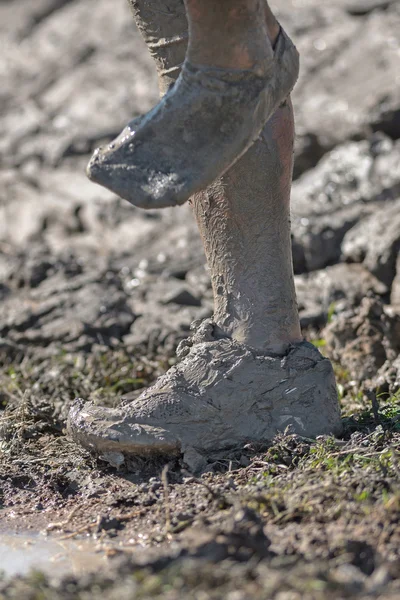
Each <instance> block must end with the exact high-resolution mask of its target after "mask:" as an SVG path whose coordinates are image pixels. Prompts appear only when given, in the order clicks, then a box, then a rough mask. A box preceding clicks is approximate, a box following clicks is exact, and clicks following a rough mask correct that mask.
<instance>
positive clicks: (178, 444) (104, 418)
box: [68, 322, 342, 471]
mask: <svg viewBox="0 0 400 600" xmlns="http://www.w3.org/2000/svg"><path fill="white" fill-rule="evenodd" d="M200 329H201V331H202V333H200V331H197V332H196V333H195V335H194V339H195V340H196V342H195V343H192V345H191V346H190V345H189V343H188V342H182V343H181V346H180V347H179V348H178V354H180V355H182V354H183V355H186V356H185V357H184V358H183V359H182V360H181V362H179V363H178V364H177V365H176V366H174V367H172V368H171V369H170V370H169V371H168V372H167V373H166V374H165V375H163V376H162V377H160V378H159V379H158V380H157V381H156V383H155V384H154V385H153V386H151V387H150V388H149V389H148V390H146V391H145V392H144V393H143V394H141V395H140V396H139V397H138V398H135V399H133V400H132V401H131V402H128V403H126V402H125V403H124V405H123V407H121V408H117V409H110V408H102V407H99V406H94V405H93V404H89V403H86V404H85V403H84V402H83V401H82V400H79V401H77V402H76V403H75V405H74V406H73V407H72V409H71V411H70V414H69V419H68V432H69V434H70V436H71V437H72V438H73V439H74V440H75V441H76V442H77V443H79V444H82V445H83V446H84V447H85V448H87V449H89V450H91V451H94V452H96V453H101V454H103V455H109V453H111V460H112V461H114V462H115V461H122V462H123V460H124V459H123V455H124V454H131V455H137V456H148V455H151V454H160V455H163V454H164V455H166V456H171V455H174V454H175V455H176V454H179V453H182V454H183V458H184V461H185V462H186V464H187V465H188V466H189V468H190V469H192V470H194V471H197V470H199V469H200V470H201V469H202V468H204V467H205V466H206V465H207V461H209V459H210V456H212V455H215V454H218V453H221V456H223V453H224V452H227V451H229V450H231V449H234V448H237V447H240V446H243V445H245V444H246V443H265V442H267V441H268V440H272V439H273V438H274V437H275V435H276V434H277V432H279V431H284V430H285V429H287V427H291V428H292V430H293V431H295V432H297V433H299V434H301V435H303V436H304V437H310V438H311V437H316V436H318V435H322V434H340V433H341V431H342V426H341V419H340V409H339V405H338V400H337V390H336V382H335V376H334V373H333V369H332V365H331V364H330V362H329V360H328V359H326V358H324V357H323V356H322V355H321V354H320V353H319V351H318V350H317V349H316V348H315V347H314V346H313V345H312V344H310V343H308V342H302V343H299V344H294V345H292V346H290V347H289V348H288V350H287V352H286V353H285V354H284V355H283V356H273V355H272V356H271V355H265V354H262V353H260V352H258V351H256V350H255V349H252V348H250V347H246V346H243V345H241V344H239V343H237V342H235V341H233V340H231V339H229V338H225V339H219V340H215V339H214V338H213V335H212V332H213V324H212V323H209V322H204V323H202V325H201V326H200ZM202 334H203V335H202ZM207 336H208V337H209V340H208V341H200V340H201V339H202V338H203V339H204V338H207ZM115 453H117V454H118V453H119V456H116V454H115Z"/></svg>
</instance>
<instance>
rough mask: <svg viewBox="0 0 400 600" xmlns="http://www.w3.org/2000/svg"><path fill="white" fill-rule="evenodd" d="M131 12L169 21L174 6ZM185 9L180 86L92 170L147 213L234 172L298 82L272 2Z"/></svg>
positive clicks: (193, 4) (211, 2)
mask: <svg viewBox="0 0 400 600" xmlns="http://www.w3.org/2000/svg"><path fill="white" fill-rule="evenodd" d="M132 4H133V8H134V10H136V12H137V14H139V15H142V16H144V15H145V13H146V11H147V13H151V12H153V15H154V17H155V18H156V19H157V13H158V18H159V17H160V16H161V17H162V16H164V15H165V16H166V17H168V14H166V8H167V7H168V4H169V1H168V0H166V1H165V2H161V1H160V0H155V1H154V2H152V3H151V4H150V3H149V4H148V5H147V6H145V5H143V3H141V2H133V3H132ZM185 7H186V15H187V18H188V26H189V29H188V30H189V37H188V47H187V52H186V58H185V61H184V64H183V66H182V70H181V73H180V76H179V78H178V80H177V81H176V83H175V85H174V86H173V87H172V88H171V89H169V90H168V92H167V93H166V94H165V96H164V98H163V99H162V100H161V102H160V103H159V104H158V105H157V106H156V107H155V108H153V109H152V110H151V111H150V112H149V113H148V114H147V115H146V116H145V117H143V118H142V119H141V121H140V122H136V123H135V125H134V127H133V126H132V125H128V127H127V128H126V129H125V130H124V134H123V135H120V136H119V137H118V138H117V139H116V140H114V142H113V143H112V144H110V145H109V146H107V147H105V148H101V149H98V150H97V151H96V152H95V154H94V156H93V158H92V160H91V161H90V163H89V166H88V175H89V177H90V178H91V179H92V180H93V181H95V182H96V183H99V184H101V185H103V186H105V187H107V188H109V189H111V190H113V191H114V192H116V193H117V194H119V195H120V196H121V197H123V198H125V199H126V200H129V201H130V202H131V203H132V204H134V205H136V206H139V207H141V208H162V207H165V206H175V205H179V204H183V203H184V202H186V201H187V200H188V199H189V197H190V196H192V195H193V194H194V193H195V192H198V191H201V190H204V189H205V188H206V187H207V185H209V184H211V183H212V182H213V181H215V179H216V178H217V177H219V176H220V175H221V174H223V173H224V172H226V170H227V169H228V168H229V167H230V166H231V165H232V164H233V163H234V162H235V161H236V160H237V159H238V158H239V157H240V156H242V155H243V154H244V153H245V152H246V150H247V149H248V148H249V147H250V146H251V145H252V144H253V143H254V141H255V140H256V139H257V138H258V136H259V134H260V132H261V129H262V128H263V126H264V124H265V123H266V122H267V120H268V119H269V118H270V117H271V116H272V114H273V113H274V112H275V110H276V109H277V107H278V106H279V104H280V103H281V102H282V101H283V100H285V98H286V97H287V96H288V94H289V93H290V91H291V90H292V88H293V86H294V84H295V82H296V79H297V75H298V54H297V51H296V49H295V48H294V46H293V44H292V43H291V41H290V40H289V38H288V37H287V36H286V34H285V33H284V32H282V33H281V34H280V35H279V36H278V39H277V41H276V45H275V48H274V49H273V48H272V45H271V43H270V40H269V38H268V35H267V25H266V21H265V4H264V0H218V2H216V1H215V0H185ZM180 33H181V32H178V34H177V35H178V39H177V43H180V39H179V36H180ZM147 39H148V42H149V43H150V44H152V50H153V53H156V51H157V47H155V46H154V43H155V44H161V46H162V45H163V43H164V41H163V38H158V40H157V41H156V42H152V41H151V39H150V37H149V36H147ZM171 41H172V40H171V39H170V40H169V43H171ZM171 54H172V52H171Z"/></svg>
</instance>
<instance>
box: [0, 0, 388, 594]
mask: <svg viewBox="0 0 400 600" xmlns="http://www.w3.org/2000/svg"><path fill="white" fill-rule="evenodd" d="M277 4H278V3H277ZM281 4H283V5H284V6H283V7H282V9H281V11H280V16H281V18H282V22H283V23H284V25H285V26H286V28H287V30H288V31H289V32H290V33H291V34H292V36H293V37H294V39H295V41H296V43H297V44H298V46H299V48H300V51H301V53H302V75H301V80H300V82H299V84H298V86H297V88H296V91H295V94H294V104H295V108H296V114H297V131H298V136H297V140H296V166H295V181H294V185H293V256H294V264H295V270H296V284H297V290H298V297H299V307H300V313H301V318H302V325H303V328H304V333H305V336H306V337H307V338H308V339H310V340H312V341H313V342H314V343H315V344H317V345H318V346H319V347H320V348H321V350H322V351H323V352H324V353H326V354H327V355H329V356H330V357H331V358H332V359H333V360H334V362H335V369H336V372H337V376H338V384H339V386H338V387H339V394H340V399H341V404H342V410H343V419H344V425H345V434H344V436H343V438H342V439H340V440H335V439H330V438H321V439H318V440H316V441H312V440H308V439H302V438H300V437H298V436H294V435H292V434H291V433H290V431H288V432H287V433H286V434H285V435H282V436H280V437H279V438H277V439H276V440H275V441H274V442H273V444H272V445H271V446H270V447H265V448H254V447H245V448H243V449H239V450H238V452H237V453H234V454H232V456H231V457H228V458H224V459H223V460H222V459H221V460H220V461H218V462H214V463H213V464H210V465H209V472H207V473H204V474H203V475H199V476H193V474H191V473H189V472H188V471H187V470H186V469H185V466H184V465H183V464H181V462H180V461H179V460H177V461H175V462H173V463H170V464H168V465H167V466H168V469H165V465H163V464H154V463H147V462H144V461H141V462H139V461H138V462H136V463H133V462H132V463H130V464H128V465H125V466H124V467H123V468H121V469H120V470H119V471H117V470H116V469H115V468H112V467H111V466H110V465H108V464H107V463H105V462H103V461H102V460H101V459H96V458H94V457H92V456H90V455H89V454H87V453H86V452H84V451H82V450H80V449H79V448H77V447H76V446H74V445H73V444H72V443H71V442H70V441H69V440H68V439H67V438H66V437H65V435H64V433H63V428H64V424H65V417H66V414H67V411H68V407H69V406H70V404H71V402H72V400H73V399H74V398H75V397H76V396H82V397H85V398H88V399H92V400H94V401H96V402H99V403H104V404H108V405H115V404H116V403H118V402H119V398H120V397H121V395H123V394H124V393H127V392H130V391H132V390H140V389H141V388H143V387H144V386H146V385H147V384H148V383H149V382H151V381H152V380H154V378H155V377H157V375H159V374H160V373H162V372H163V371H165V370H166V369H167V368H168V366H169V365H170V364H172V363H173V361H174V350H175V348H176V345H177V343H178V342H179V341H180V340H181V339H182V338H184V337H186V336H187V335H188V334H189V332H190V323H191V322H192V321H193V320H195V319H201V318H205V317H208V316H210V315H211V314H212V296H211V289H210V282H209V276H208V273H207V269H206V268H205V264H204V257H203V253H202V249H201V245H200V241H199V237H198V234H197V231H196V229H195V225H194V221H193V219H192V216H191V213H190V207H189V206H185V207H183V208H180V209H179V210H165V211H161V212H156V211H154V212H146V213H145V212H141V211H140V210H137V209H135V208H133V207H132V206H130V205H128V204H127V203H124V202H122V201H120V200H119V199H118V198H116V197H114V196H113V195H112V194H111V193H109V192H108V191H105V190H102V189H101V188H99V187H97V186H95V185H93V184H91V183H89V182H88V181H87V180H86V178H85V175H84V167H85V164H86V162H87V160H88V157H89V155H90V152H91V151H92V150H93V149H94V148H95V147H96V146H97V145H98V144H99V143H101V142H102V141H105V140H109V139H111V138H112V137H113V136H114V135H115V134H117V133H118V132H119V130H120V129H121V126H122V125H124V124H125V122H126V121H127V120H128V119H130V118H131V117H132V116H134V115H138V114H140V113H142V112H144V111H146V110H148V109H149V108H150V107H151V106H152V105H153V103H154V102H155V101H156V98H157V88H156V82H155V76H154V72H153V68H152V64H151V61H150V59H149V58H148V56H147V54H146V51H145V48H144V45H143V43H142V41H141V40H140V38H139V35H138V33H137V32H136V31H135V28H134V26H133V24H132V22H131V19H130V14H129V11H128V8H127V6H125V3H124V0H118V1H117V0H114V1H113V2H110V1H109V0H35V1H34V2H31V1H29V0H0V35H1V38H0V39H1V50H2V51H1V53H0V107H1V115H2V117H1V120H2V135H1V139H0V153H1V156H0V178H1V189H0V194H1V195H0V302H1V305H0V431H1V441H0V532H2V533H5V532H7V533H13V532H24V533H26V532H39V531H40V532H47V535H49V536H52V537H53V538H56V539H63V538H69V539H80V538H85V539H89V540H90V541H91V542H93V548H95V549H97V550H98V551H99V552H100V553H101V554H103V555H104V569H101V570H99V569H96V572H94V573H92V574H88V575H87V576H80V577H77V576H76V575H74V574H73V573H71V574H70V575H69V576H68V577H67V578H64V579H57V578H55V577H51V576H48V575H47V576H45V575H42V574H39V573H33V574H32V575H30V576H27V577H14V578H11V579H10V578H7V577H5V578H3V579H2V580H0V598H1V599H3V598H24V599H27V600H31V599H32V600H39V599H40V600H47V599H50V598H51V599H60V600H67V599H72V598H74V599H75V598H80V599H82V600H83V599H84V600H92V599H94V598H99V597H101V598H105V599H109V600H112V599H116V598H118V600H125V599H128V598H163V599H164V598H165V599H167V600H169V599H175V598H196V599H198V600H206V599H208V598H224V599H225V598H226V599H228V600H242V599H243V600H245V599H247V598H255V599H257V598H260V599H261V598H276V599H279V600H292V599H293V600H297V599H298V598H315V599H328V600H329V599H330V598H385V599H386V598H393V599H394V598H398V597H399V595H400V525H399V520H400V392H399V389H400V75H399V68H398V65H399V58H400V2H397V1H394V0H392V1H390V0H358V1H357V0H353V1H351V0H337V1H336V2H333V3H321V2H318V0H304V1H302V2H297V1H296V2H295V1H294V0H293V1H292V2H285V3H281ZM0 568H1V565H0Z"/></svg>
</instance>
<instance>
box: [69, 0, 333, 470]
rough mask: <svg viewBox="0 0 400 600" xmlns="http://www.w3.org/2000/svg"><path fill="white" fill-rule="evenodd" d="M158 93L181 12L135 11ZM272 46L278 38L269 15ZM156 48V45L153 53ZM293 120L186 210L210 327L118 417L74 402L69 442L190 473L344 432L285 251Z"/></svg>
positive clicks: (276, 125)
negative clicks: (305, 336)
mask: <svg viewBox="0 0 400 600" xmlns="http://www.w3.org/2000/svg"><path fill="white" fill-rule="evenodd" d="M130 3H131V4H132V5H133V8H134V13H135V17H136V20H137V22H138V24H139V27H140V29H141V30H142V31H143V32H144V35H145V39H146V41H147V42H148V44H149V46H150V49H151V51H152V53H153V56H154V58H155V60H156V64H157V68H158V73H159V77H160V89H161V90H162V91H163V90H165V89H166V87H167V86H168V85H169V84H170V83H171V79H173V78H174V77H175V76H176V75H177V72H178V67H179V65H180V64H181V61H182V59H183V57H184V53H185V33H184V10H183V1H182V0H168V1H166V2H163V5H164V6H165V7H166V8H167V10H166V11H164V12H163V13H161V12H159V13H156V14H158V19H156V17H155V13H154V12H153V11H152V10H150V9H149V7H150V6H151V7H153V8H154V6H157V2H154V0H153V2H151V3H150V2H145V1H144V0H141V1H140V2H133V1H132V0H130ZM264 9H265V16H266V22H267V24H268V32H269V36H270V39H271V42H275V41H276V39H277V36H278V33H279V26H278V24H277V23H276V21H275V19H274V18H273V15H272V14H271V12H270V10H269V7H268V5H267V4H266V3H265V5H264ZM159 40H162V44H160V43H159ZM293 137H294V125H293V112H292V106H291V103H290V100H288V101H286V102H285V103H284V104H283V105H282V106H281V107H280V108H279V109H278V110H277V111H276V113H275V114H274V116H273V118H272V119H271V120H270V121H269V123H268V124H267V125H266V126H265V127H264V129H263V131H262V134H261V136H260V138H259V139H258V140H257V142H256V143H255V144H254V145H253V146H252V148H251V149H250V150H249V151H248V152H247V153H246V154H245V155H244V156H243V157H242V158H241V159H240V160H239V161H238V162H237V163H236V164H235V166H234V167H232V168H231V169H230V170H229V171H228V172H227V173H226V174H225V175H224V176H223V177H222V178H220V179H219V180H217V181H216V182H215V183H214V184H212V185H211V186H210V187H209V188H208V189H207V190H206V191H205V192H201V193H199V194H197V195H196V196H195V197H194V198H193V199H192V205H193V209H194V213H195V216H196V219H197V222H198V225H199V228H200V232H201V235H202V238H203V242H204V247H205V251H206V256H207V261H208V264H209V267H210V273H211V278H212V283H213V289H214V300H215V315H214V321H213V323H208V322H205V323H204V324H203V325H202V326H201V327H200V329H199V331H198V332H197V333H196V334H195V335H194V338H193V340H192V341H191V343H188V344H187V345H186V346H185V345H182V346H181V348H180V349H179V355H180V357H181V358H182V360H181V362H180V363H179V364H178V365H177V366H176V367H173V368H172V369H170V370H169V371H168V373H167V374H166V375H164V376H163V377H161V378H160V379H159V380H158V381H157V382H156V384H155V385H154V386H152V387H151V388H150V389H148V390H146V392H144V394H142V395H141V396H140V397H139V398H138V399H137V400H135V401H133V402H132V403H131V404H129V405H128V406H126V407H124V409H123V410H122V409H116V410H109V409H102V408H100V407H93V406H91V405H88V404H84V403H82V402H78V403H77V404H76V405H75V407H74V408H73V410H72V411H71V415H70V420H69V430H70V432H71V434H72V436H73V437H74V438H75V439H76V440H77V441H79V442H80V443H82V444H83V445H84V446H86V447H89V448H92V449H95V450H96V451H98V452H102V453H104V452H105V453H107V452H117V453H121V454H123V453H133V454H134V453H137V454H146V453H151V452H159V453H166V454H173V453H179V452H182V453H184V457H185V460H186V462H187V463H189V464H190V466H191V467H192V468H198V467H201V466H204V463H205V461H206V459H207V456H209V455H210V454H212V453H213V452H215V451H221V450H226V449H228V448H231V447H233V446H236V445H239V444H241V443H243V442H245V441H249V440H252V441H265V440H269V439H271V438H272V437H273V436H274V434H275V433H276V432H277V431H279V430H283V429H285V428H286V427H287V426H288V425H291V426H292V428H293V429H294V430H295V431H298V432H299V433H301V434H303V435H306V436H315V435H318V434H322V433H330V432H333V433H338V432H339V431H340V414H339V409H338V403H337V394H336V386H335V378H334V375H333V371H332V367H331V364H330V362H329V361H328V360H327V359H325V358H323V357H322V356H321V355H320V354H319V352H318V351H317V350H316V349H315V348H314V347H312V346H311V345H309V344H307V343H305V342H302V339H301V333H300V326H299V318H298V313H297V307H296V297H295V290H294V282H293V268H292V257H291V242H290V215H289V198H290V186H291V175H292V155H293Z"/></svg>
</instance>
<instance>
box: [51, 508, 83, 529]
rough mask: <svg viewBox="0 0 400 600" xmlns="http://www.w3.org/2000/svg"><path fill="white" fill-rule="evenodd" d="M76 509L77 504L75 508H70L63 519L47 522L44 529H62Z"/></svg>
mask: <svg viewBox="0 0 400 600" xmlns="http://www.w3.org/2000/svg"><path fill="white" fill-rule="evenodd" d="M78 509H79V506H75V508H73V509H72V510H71V512H70V513H69V515H68V517H67V518H66V519H65V520H64V521H58V522H54V523H49V524H48V525H47V527H46V531H53V529H63V528H64V527H66V526H67V525H68V524H69V523H70V522H71V519H72V517H73V516H74V515H75V513H76V512H77V511H78Z"/></svg>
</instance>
